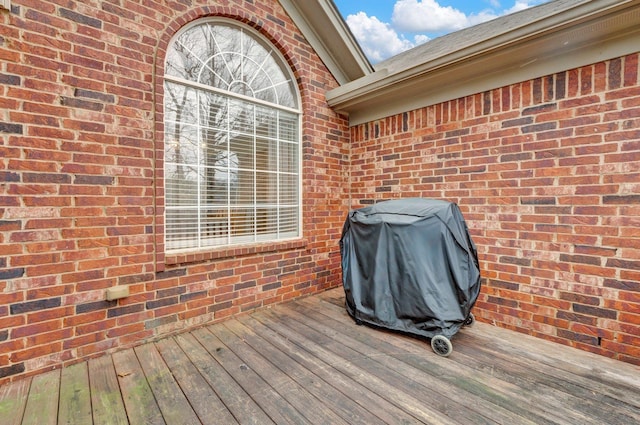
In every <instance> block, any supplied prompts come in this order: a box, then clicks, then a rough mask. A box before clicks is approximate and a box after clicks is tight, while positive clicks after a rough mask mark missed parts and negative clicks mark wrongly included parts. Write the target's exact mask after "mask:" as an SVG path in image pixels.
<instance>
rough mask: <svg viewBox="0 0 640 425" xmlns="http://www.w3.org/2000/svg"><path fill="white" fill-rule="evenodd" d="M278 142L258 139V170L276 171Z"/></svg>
mask: <svg viewBox="0 0 640 425" xmlns="http://www.w3.org/2000/svg"><path fill="white" fill-rule="evenodd" d="M277 146H278V142H277V140H272V139H262V138H259V139H256V169H257V170H275V169H276V166H277V162H276V160H277V155H278V150H277Z"/></svg>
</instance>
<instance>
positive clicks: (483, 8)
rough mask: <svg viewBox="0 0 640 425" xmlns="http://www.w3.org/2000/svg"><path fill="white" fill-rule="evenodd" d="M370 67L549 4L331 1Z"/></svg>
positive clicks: (536, 0)
mask: <svg viewBox="0 0 640 425" xmlns="http://www.w3.org/2000/svg"><path fill="white" fill-rule="evenodd" d="M333 1H334V3H335V4H336V6H337V7H338V10H339V11H340V13H341V14H342V16H343V17H344V18H345V21H346V22H347V25H348V26H349V28H350V29H351V32H352V33H353V35H354V36H355V38H356V40H357V41H358V43H359V44H360V47H362V50H363V51H364V53H365V55H366V56H367V58H368V59H369V61H370V62H371V63H374V64H375V63H377V62H380V61H382V60H384V59H387V58H388V57H390V56H393V55H396V54H398V53H401V52H403V51H405V50H408V49H410V48H412V47H415V46H417V45H420V44H422V43H424V42H426V41H429V40H431V39H433V38H436V37H439V36H442V35H445V34H448V33H450V32H453V31H457V30H460V29H463V28H466V27H469V26H472V25H475V24H479V23H481V22H485V21H488V20H491V19H494V18H497V17H499V16H502V15H505V14H509V13H513V12H517V11H519V10H523V9H527V8H529V7H532V6H536V5H538V4H541V3H545V2H547V1H549V0H333Z"/></svg>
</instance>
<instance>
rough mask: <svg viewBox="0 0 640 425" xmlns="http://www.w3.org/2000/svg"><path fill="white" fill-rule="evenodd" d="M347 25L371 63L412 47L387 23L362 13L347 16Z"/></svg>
mask: <svg viewBox="0 0 640 425" xmlns="http://www.w3.org/2000/svg"><path fill="white" fill-rule="evenodd" d="M347 25H349V28H350V29H351V32H353V35H354V36H355V38H356V39H357V40H358V43H359V44H360V47H362V50H363V51H364V53H365V55H367V57H368V58H369V60H370V61H371V62H373V63H376V62H379V61H381V60H383V59H386V58H388V57H390V56H393V55H396V54H398V53H401V52H403V51H405V50H407V49H410V48H412V47H414V44H413V43H412V42H411V41H409V40H407V39H405V38H404V37H401V36H399V35H398V33H397V32H396V31H395V30H394V29H393V28H391V26H390V25H389V24H387V23H384V22H381V21H380V20H378V18H376V17H375V16H371V17H369V16H367V14H366V13H364V12H358V13H357V14H355V15H349V16H347Z"/></svg>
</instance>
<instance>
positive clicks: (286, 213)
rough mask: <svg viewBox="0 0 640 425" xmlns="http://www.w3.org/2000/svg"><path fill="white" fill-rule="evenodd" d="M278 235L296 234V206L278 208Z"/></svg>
mask: <svg viewBox="0 0 640 425" xmlns="http://www.w3.org/2000/svg"><path fill="white" fill-rule="evenodd" d="M279 224H280V228H279V230H280V236H281V237H286V236H291V235H294V234H297V232H298V209H297V208H281V209H280V223H279Z"/></svg>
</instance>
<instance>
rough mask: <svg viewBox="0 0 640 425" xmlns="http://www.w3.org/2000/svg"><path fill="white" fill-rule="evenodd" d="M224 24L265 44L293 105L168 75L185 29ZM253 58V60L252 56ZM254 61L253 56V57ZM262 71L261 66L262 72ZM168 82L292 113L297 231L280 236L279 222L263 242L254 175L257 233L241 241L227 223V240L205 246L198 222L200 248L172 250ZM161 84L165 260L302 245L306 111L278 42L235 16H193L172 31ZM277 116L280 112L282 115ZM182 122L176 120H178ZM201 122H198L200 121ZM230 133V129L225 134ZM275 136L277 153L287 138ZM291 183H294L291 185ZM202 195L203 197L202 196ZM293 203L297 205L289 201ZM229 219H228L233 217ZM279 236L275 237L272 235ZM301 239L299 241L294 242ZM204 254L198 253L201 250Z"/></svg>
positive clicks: (229, 205) (199, 211) (279, 204)
mask: <svg viewBox="0 0 640 425" xmlns="http://www.w3.org/2000/svg"><path fill="white" fill-rule="evenodd" d="M218 24H220V25H222V26H226V27H232V28H233V29H235V30H237V31H239V32H240V33H241V35H240V37H250V38H252V39H253V40H255V42H256V43H258V44H259V45H260V46H262V47H263V48H265V50H266V51H267V57H266V59H265V61H267V60H270V61H271V63H270V65H271V66H277V67H278V69H279V70H280V72H282V73H283V75H284V76H285V78H286V80H285V81H288V82H289V83H288V84H289V87H290V90H289V92H290V93H289V92H287V93H288V94H290V95H291V96H292V97H293V103H294V104H295V106H296V107H295V108H292V107H289V106H286V105H279V104H274V103H271V102H268V101H266V100H263V99H259V98H255V97H252V96H247V95H243V94H241V93H235V92H233V91H230V90H224V89H222V88H219V87H214V86H210V85H207V84H202V83H200V82H198V81H191V80H188V79H185V78H181V77H177V76H175V75H170V74H168V72H167V70H168V68H169V59H170V55H169V52H171V51H172V49H174V45H175V43H176V42H177V41H178V40H179V38H180V36H181V35H182V34H184V33H185V32H186V31H189V30H192V29H193V28H194V27H197V26H200V25H214V26H215V25H218ZM240 47H241V48H240V49H238V50H236V52H237V53H239V54H241V55H243V57H244V52H243V51H242V44H241V46H240ZM212 57H213V56H209V57H204V58H199V59H200V60H201V61H202V63H207V62H208V61H209V60H210V59H211V58H212ZM249 59H251V58H249ZM251 60H252V59H251ZM259 71H260V70H259ZM167 84H178V85H181V86H183V87H185V89H186V90H192V89H193V90H196V91H197V93H198V97H199V96H200V95H201V93H210V94H213V95H215V96H221V97H222V98H223V101H222V102H226V103H227V104H229V103H230V102H242V104H243V105H245V106H246V105H247V104H249V105H252V108H253V109H252V110H253V111H256V110H257V108H260V107H265V108H268V110H269V112H273V113H277V114H279V113H286V114H289V115H290V116H291V117H292V120H295V121H296V123H295V124H294V126H295V131H296V135H295V136H296V137H295V139H296V140H295V141H292V142H291V143H293V144H295V145H296V148H297V149H296V150H297V155H296V159H295V160H296V161H297V163H296V164H295V165H296V172H295V173H294V174H292V175H293V176H294V178H295V179H296V180H297V182H296V183H295V184H294V186H295V194H296V200H295V207H294V208H295V209H296V210H297V214H295V215H294V216H295V220H296V226H295V230H293V231H291V232H289V233H293V235H291V236H285V237H279V236H278V235H279V234H280V232H281V230H282V227H281V225H280V224H279V223H278V224H277V225H275V229H274V232H273V233H271V234H270V237H269V239H265V240H263V239H262V238H261V237H260V234H259V233H258V232H257V230H256V229H257V225H256V224H255V222H256V220H257V214H256V211H257V208H258V203H257V201H256V191H257V190H258V189H257V186H256V179H255V178H254V179H253V185H252V188H251V189H252V193H253V202H252V206H253V215H252V216H251V219H252V220H253V223H254V224H253V226H254V231H253V233H252V234H251V235H247V238H249V239H250V240H249V239H246V240H241V241H234V240H232V238H231V235H230V234H231V228H230V227H229V228H228V229H227V236H226V238H225V239H226V242H225V243H217V244H211V243H208V244H204V245H203V239H204V237H203V234H202V232H201V231H200V230H201V229H200V226H199V225H198V231H197V232H196V234H195V237H194V238H193V239H192V241H194V242H195V243H196V244H195V245H196V246H191V247H176V248H172V247H171V245H170V242H169V241H168V238H167V236H168V220H167V211H168V210H170V209H173V208H174V206H172V207H168V204H169V202H168V198H167V195H168V194H167V186H168V185H167V170H168V169H167V160H166V158H165V155H166V153H167V150H166V146H167V143H168V139H167V134H166V126H167V123H168V122H169V121H168V119H167V116H168V114H167V109H166V108H167V105H168V103H167V101H166V96H167V92H166V91H167ZM161 86H162V87H163V93H164V97H163V100H162V108H163V120H162V126H163V128H165V131H163V135H164V136H163V146H164V148H163V151H162V155H163V165H162V170H163V173H162V175H163V187H164V208H163V221H164V226H163V227H164V231H163V232H162V233H163V246H164V252H165V256H166V257H167V260H169V259H170V258H176V257H180V258H183V259H184V258H187V257H191V258H192V257H193V256H194V255H195V256H196V257H201V256H202V254H201V253H206V252H210V251H220V250H221V251H228V252H230V253H232V254H231V255H237V253H238V250H242V252H246V251H247V246H251V245H257V246H258V247H257V248H252V249H249V251H250V252H251V251H255V252H269V251H271V249H270V248H265V247H260V245H272V246H273V247H274V248H277V247H284V248H289V247H297V246H300V243H299V242H300V241H302V240H303V237H304V235H303V196H302V187H303V143H302V142H303V137H302V123H303V113H302V106H301V105H302V101H301V96H300V90H299V88H298V86H297V80H296V78H295V75H294V73H293V70H292V69H291V66H290V65H289V63H288V62H287V60H286V59H285V57H284V56H283V55H282V53H281V52H280V51H279V50H278V49H277V48H276V46H274V44H273V43H272V42H271V41H269V40H268V39H267V38H266V37H265V36H264V35H262V34H260V33H259V32H258V31H256V30H255V29H254V28H252V27H250V26H248V25H246V24H243V23H241V22H238V21H235V20H233V19H227V18H220V17H208V18H202V19H198V20H195V21H193V22H191V23H189V24H188V25H185V26H184V27H183V28H182V29H181V30H180V31H178V32H177V33H176V34H174V36H173V37H172V38H171V40H170V42H169V43H168V46H167V55H166V57H165V59H164V75H163V80H162V82H161ZM271 87H272V88H273V89H274V90H275V85H272V86H271ZM278 117H279V115H278ZM176 122H178V121H176ZM198 125H200V124H198ZM275 125H276V126H277V127H278V128H279V127H280V125H281V124H280V118H277V119H275ZM250 129H251V130H252V131H253V137H254V139H255V138H256V137H257V136H256V133H257V131H256V129H257V128H256V125H255V120H254V121H253V126H252V127H250ZM227 134H228V135H229V134H230V133H227ZM274 140H275V148H276V151H279V150H280V149H281V144H282V143H284V140H285V139H283V138H281V137H280V136H279V133H278V136H276V137H275V138H274ZM254 156H255V152H254ZM257 171H258V168H257V165H256V163H255V162H254V163H253V168H252V172H253V173H254V174H255V173H257ZM269 172H273V173H275V174H276V176H279V177H278V178H280V177H281V175H284V174H283V173H282V172H281V171H280V170H279V166H278V167H277V169H276V170H269ZM200 179H202V177H199V181H204V182H209V179H210V177H204V179H203V180H200ZM292 187H293V186H292ZM276 192H278V193H279V194H278V201H277V202H276V204H275V205H276V208H277V211H280V210H281V208H284V207H286V203H283V202H282V201H281V200H280V198H279V197H280V195H281V193H280V189H277V190H276ZM198 196H200V195H198ZM291 205H293V204H291ZM226 208H228V209H229V211H230V209H231V208H232V203H231V201H230V199H227V203H226ZM196 211H197V214H198V218H196V220H197V221H198V222H200V220H201V218H200V215H201V214H202V213H203V212H202V211H203V208H201V206H200V204H199V202H198V206H197V210H196ZM229 220H230V218H229ZM274 235H275V237H273V236H274ZM296 241H298V242H296ZM199 253H200V254H199ZM217 256H219V254H213V255H208V256H207V255H205V257H211V258H215V257H217ZM167 262H168V263H173V262H174V261H167Z"/></svg>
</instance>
